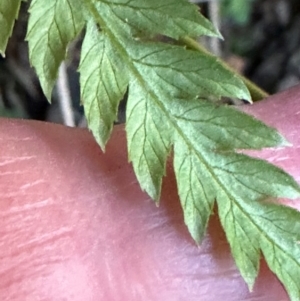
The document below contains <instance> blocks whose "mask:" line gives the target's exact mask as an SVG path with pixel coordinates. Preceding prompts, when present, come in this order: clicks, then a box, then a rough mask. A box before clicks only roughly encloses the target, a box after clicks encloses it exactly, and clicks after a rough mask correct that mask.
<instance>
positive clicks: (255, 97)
mask: <svg viewBox="0 0 300 301" xmlns="http://www.w3.org/2000/svg"><path fill="white" fill-rule="evenodd" d="M180 40H181V42H182V43H184V44H185V45H186V46H187V47H188V48H190V49H193V50H197V51H199V52H202V53H204V54H205V55H208V56H213V55H212V54H211V53H210V52H209V51H208V50H206V49H205V48H204V47H203V46H202V45H201V44H199V43H198V42H197V41H195V40H194V39H192V38H190V37H184V38H181V39H180ZM220 63H221V64H222V66H223V67H224V68H226V69H227V70H230V71H231V72H233V73H235V74H236V75H237V76H239V77H240V78H241V79H242V81H243V82H244V84H245V85H246V87H247V88H248V90H249V92H250V94H251V98H252V101H253V102H255V101H260V100H262V99H264V98H266V97H268V96H269V94H268V93H267V92H265V91H264V90H263V89H261V88H260V87H258V86H257V85H256V84H255V83H253V82H252V81H251V80H249V79H248V78H246V77H244V76H243V75H241V74H239V73H237V71H236V70H234V69H233V68H231V67H230V66H228V65H227V64H226V63H225V62H224V61H223V60H220Z"/></svg>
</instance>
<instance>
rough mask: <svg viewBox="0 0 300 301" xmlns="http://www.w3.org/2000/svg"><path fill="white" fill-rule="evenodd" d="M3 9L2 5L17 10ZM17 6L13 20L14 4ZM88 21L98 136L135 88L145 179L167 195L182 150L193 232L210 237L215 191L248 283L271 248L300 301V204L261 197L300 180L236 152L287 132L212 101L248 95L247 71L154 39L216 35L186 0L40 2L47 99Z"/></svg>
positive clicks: (35, 11)
mask: <svg viewBox="0 0 300 301" xmlns="http://www.w3.org/2000/svg"><path fill="white" fill-rule="evenodd" d="M5 2H7V3H8V2H10V1H9V0H5ZM0 8H1V13H2V15H4V14H6V13H8V12H10V9H11V7H10V5H3V4H2V5H1V6H0ZM17 10H18V7H17V8H15V11H17ZM10 16H11V17H10V18H9V21H10V22H13V21H12V19H13V18H14V17H15V16H16V13H10ZM10 22H9V24H11V23H10ZM84 26H85V37H84V41H83V45H82V53H81V62H80V69H79V70H80V83H81V98H82V103H83V105H84V109H85V113H86V117H87V120H88V125H89V128H90V130H91V131H92V132H93V134H94V136H95V139H96V140H97V142H98V143H99V145H100V146H101V147H102V148H103V149H104V148H105V144H106V142H107V141H108V139H109V137H110V134H111V131H112V128H113V122H114V121H115V120H116V118H117V109H118V105H119V103H120V101H121V100H122V98H123V96H124V94H125V92H126V91H127V89H128V104H127V111H126V116H127V123H126V133H127V141H128V153H129V159H130V161H131V162H132V164H133V167H134V170H135V173H136V176H137V178H138V180H139V183H140V185H141V188H142V189H143V190H145V191H146V192H147V193H148V194H149V195H150V196H151V197H152V198H153V199H154V200H155V201H156V202H158V201H159V198H160V191H161V184H162V179H163V176H164V174H165V169H166V160H167V157H168V155H169V154H170V152H171V151H172V150H173V158H174V170H175V174H176V179H177V185H178V193H179V197H180V201H181V204H182V208H183V212H184V220H185V223H186V225H187V227H188V229H189V232H190V233H191V235H192V237H193V238H194V240H195V241H196V242H197V243H200V242H201V239H202V238H203V235H204V233H205V231H206V226H207V223H208V220H209V217H210V215H211V213H212V208H213V205H214V203H215V201H216V202H217V205H218V211H219V216H220V220H221V223H222V225H223V228H224V230H225V233H226V236H227V239H228V241H229V243H230V246H231V250H232V254H233V256H234V259H235V261H236V264H237V266H238V268H239V269H240V271H241V274H242V276H243V277H244V279H245V281H246V282H247V283H248V285H249V287H250V288H252V286H253V283H254V280H255V278H256V276H257V273H258V269H259V259H260V253H262V254H263V255H264V257H265V259H266V261H267V262H268V264H269V267H270V269H271V270H272V271H273V272H274V273H276V275H277V276H278V278H279V279H280V280H281V281H282V283H283V284H284V286H285V288H286V289H287V291H288V293H289V295H290V297H291V299H292V300H299V299H300V281H299V276H298V275H300V249H299V244H298V243H297V241H299V235H300V224H299V222H300V214H299V213H298V212H297V211H295V210H293V209H290V208H287V207H283V206H279V205H275V204H268V203H267V202H265V201H264V200H265V199H267V198H268V197H274V198H277V197H287V198H296V197H299V196H300V188H299V186H298V184H297V183H296V182H295V181H294V180H293V179H292V178H291V177H290V176H289V175H288V174H286V173H285V172H283V171H282V170H280V169H278V168H277V167H275V166H272V165H270V164H268V163H267V162H265V161H261V160H258V159H254V158H250V157H248V156H245V155H243V154H241V153H236V152H235V151H236V150H237V149H261V148H263V147H275V146H284V145H286V142H285V140H284V138H283V137H281V136H280V135H279V134H278V133H277V132H276V130H275V129H272V128H270V127H268V126H266V125H264V124H263V123H261V122H260V121H258V120H256V119H254V118H253V117H250V116H248V115H245V114H243V113H241V112H239V111H236V110H234V109H233V108H230V107H225V106H220V105H216V104H215V103H214V102H210V101H209V100H210V99H220V98H221V97H222V96H229V97H237V98H243V99H246V100H250V95H249V92H248V91H247V88H246V87H245V85H244V83H243V81H242V80H241V79H240V78H239V77H238V76H237V75H236V74H234V73H233V72H231V71H229V70H228V69H227V68H226V67H224V65H223V63H222V62H220V61H219V60H218V59H216V58H214V57H212V56H210V55H206V54H205V53H201V52H197V51H193V50H190V49H187V48H186V47H184V46H180V43H177V44H176V43H173V45H170V44H167V43H164V42H159V40H158V39H157V35H163V36H167V37H169V38H172V39H175V40H178V39H184V38H185V37H186V36H192V37H193V36H197V35H216V36H218V35H219V33H218V32H217V31H215V30H214V29H213V27H212V25H211V24H210V23H209V21H207V20H206V19H204V18H203V16H201V15H200V14H199V13H198V12H197V10H196V7H195V6H194V5H192V4H190V3H188V2H187V1H186V0H165V1H164V2H163V4H162V2H161V1H160V0H151V1H150V0H130V1H128V0H111V1H101V0H98V1H96V0H81V1H79V0H69V1H65V0H63V1H61V0H53V1H48V0H33V1H32V2H31V6H30V20H29V26H28V34H27V40H28V43H29V50H30V59H31V63H32V65H33V66H34V67H35V69H36V71H37V73H38V75H39V78H40V80H41V84H42V87H43V90H44V92H45V94H46V96H47V97H48V98H50V95H51V91H52V89H53V85H54V83H55V80H56V76H57V72H58V68H59V65H60V63H61V61H62V60H63V59H64V58H65V55H66V51H67V47H68V44H69V43H70V42H71V41H72V40H73V39H74V38H75V37H76V36H77V35H78V34H79V33H80V32H81V31H82V29H83V28H84ZM6 28H8V29H7V30H5V31H4V32H1V39H2V41H7V39H8V37H9V35H10V33H11V25H10V27H9V26H8V27H6ZM2 44H3V45H2V51H4V48H5V45H6V42H2Z"/></svg>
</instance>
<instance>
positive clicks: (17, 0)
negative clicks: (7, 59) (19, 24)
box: [0, 0, 21, 55]
mask: <svg viewBox="0 0 300 301" xmlns="http://www.w3.org/2000/svg"><path fill="white" fill-rule="evenodd" d="M20 5H21V0H14V1H8V0H4V1H0V28H1V34H0V54H2V55H4V52H5V49H6V46H7V41H8V38H9V37H10V35H11V33H12V30H13V26H14V24H15V19H16V18H17V17H18V14H19V9H20Z"/></svg>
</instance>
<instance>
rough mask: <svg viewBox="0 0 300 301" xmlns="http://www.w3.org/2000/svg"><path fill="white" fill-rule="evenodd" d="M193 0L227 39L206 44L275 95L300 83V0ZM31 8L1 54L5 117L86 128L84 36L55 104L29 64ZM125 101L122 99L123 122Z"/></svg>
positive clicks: (1, 112)
mask: <svg viewBox="0 0 300 301" xmlns="http://www.w3.org/2000/svg"><path fill="white" fill-rule="evenodd" d="M191 2H194V3H196V4H197V5H199V6H200V8H201V11H202V13H204V15H205V16H206V17H208V18H209V19H210V20H212V21H213V23H214V24H215V26H216V27H217V28H218V29H219V31H220V32H221V33H222V35H223V37H224V41H222V40H217V39H208V38H202V39H201V43H203V44H204V46H205V47H207V48H208V49H210V51H212V52H213V53H215V54H216V55H218V56H220V57H222V58H223V59H224V60H226V61H227V63H228V64H230V65H231V66H232V67H234V68H235V69H236V70H237V71H238V72H240V73H242V74H244V75H245V76H246V77H248V78H249V79H250V80H252V81H253V82H255V83H256V84H257V85H259V86H260V87H261V88H263V89H264V90H266V91H267V92H268V93H271V94H273V93H276V92H277V91H281V90H284V89H287V88H289V87H291V86H294V85H296V84H298V83H299V82H300V1H299V0H210V1H204V0H198V1H197V0H191ZM27 9H28V3H23V4H22V8H21V12H20V17H19V20H18V21H17V22H16V24H15V28H14V33H13V36H12V38H11V39H10V41H9V45H8V48H7V51H6V57H5V58H2V57H1V56H0V116H5V117H14V118H30V119H37V120H46V121H51V122H57V123H64V124H67V125H70V126H74V125H76V126H85V120H84V118H83V108H82V107H81V106H80V95H79V83H78V82H79V75H78V73H77V71H76V70H77V67H78V62H79V58H80V46H81V38H78V39H77V41H75V42H74V43H72V45H70V51H69V53H70V55H69V58H68V59H67V60H66V62H65V64H64V65H63V67H62V68H61V69H60V73H59V84H58V85H56V87H55V89H54V92H53V97H52V104H51V105H49V103H48V102H47V100H46V99H45V97H44V95H43V93H42V91H41V88H40V86H39V82H38V79H37V77H36V75H35V72H34V70H33V69H32V68H30V64H29V62H28V48H27V43H26V42H24V37H25V34H26V27H27V19H28V14H27ZM125 105H126V102H125V101H124V102H122V105H121V113H120V117H119V120H120V122H122V121H124V116H123V114H122V112H123V111H124V106H125Z"/></svg>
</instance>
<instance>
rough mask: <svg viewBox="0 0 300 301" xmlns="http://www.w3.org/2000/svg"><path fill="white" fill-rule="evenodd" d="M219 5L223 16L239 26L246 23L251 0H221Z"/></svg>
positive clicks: (249, 12) (251, 3) (250, 8)
mask: <svg viewBox="0 0 300 301" xmlns="http://www.w3.org/2000/svg"><path fill="white" fill-rule="evenodd" d="M221 5H222V13H223V15H225V16H227V17H230V18H231V19H233V20H234V21H235V22H236V23H238V24H240V25H245V24H246V23H248V21H249V17H250V14H251V11H252V5H253V0H243V1H241V0H223V1H221Z"/></svg>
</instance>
